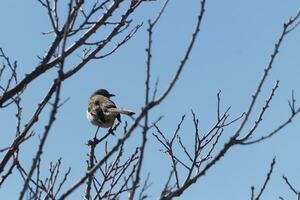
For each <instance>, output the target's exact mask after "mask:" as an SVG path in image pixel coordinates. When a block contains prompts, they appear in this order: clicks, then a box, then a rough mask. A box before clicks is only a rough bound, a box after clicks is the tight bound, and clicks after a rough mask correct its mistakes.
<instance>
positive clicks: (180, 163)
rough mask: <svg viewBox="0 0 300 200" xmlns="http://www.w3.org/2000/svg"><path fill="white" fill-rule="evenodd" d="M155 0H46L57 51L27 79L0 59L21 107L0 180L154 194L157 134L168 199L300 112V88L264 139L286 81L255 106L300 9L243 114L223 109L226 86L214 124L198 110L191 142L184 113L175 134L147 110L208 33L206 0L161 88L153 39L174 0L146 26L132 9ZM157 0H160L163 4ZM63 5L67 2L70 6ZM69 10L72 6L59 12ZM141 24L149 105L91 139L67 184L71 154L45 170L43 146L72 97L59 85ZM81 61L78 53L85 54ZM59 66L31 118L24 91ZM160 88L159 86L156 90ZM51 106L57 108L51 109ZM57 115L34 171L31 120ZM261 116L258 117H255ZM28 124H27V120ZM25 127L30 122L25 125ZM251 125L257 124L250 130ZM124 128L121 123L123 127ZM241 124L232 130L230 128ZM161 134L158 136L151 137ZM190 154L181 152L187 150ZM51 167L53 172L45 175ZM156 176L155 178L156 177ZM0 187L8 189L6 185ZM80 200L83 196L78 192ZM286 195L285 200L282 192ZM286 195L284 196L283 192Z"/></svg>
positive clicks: (100, 193) (64, 189)
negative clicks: (299, 98) (150, 161)
mask: <svg viewBox="0 0 300 200" xmlns="http://www.w3.org/2000/svg"><path fill="white" fill-rule="evenodd" d="M150 1H151V0H128V1H125V0H102V1H96V2H95V3H93V5H92V6H91V7H87V6H85V2H84V0H69V1H68V2H64V3H62V2H59V1H58V0H38V2H39V3H40V5H41V8H43V9H44V10H45V12H46V13H47V15H48V17H49V20H50V24H51V27H50V31H49V32H47V33H44V34H45V35H51V36H53V40H52V42H51V45H50V46H49V48H48V49H47V50H46V51H45V52H46V53H45V55H44V56H41V57H39V59H40V60H39V63H38V64H37V66H33V67H32V69H33V70H32V71H31V72H28V74H26V75H25V77H21V78H20V77H19V75H18V64H17V62H16V61H11V59H10V58H9V56H8V55H6V53H5V51H4V50H3V49H2V48H1V49H0V58H1V59H2V61H3V64H2V66H1V68H0V78H1V85H0V89H1V94H0V95H1V96H0V108H1V109H5V108H7V107H15V108H16V113H15V116H16V133H15V137H14V138H13V139H12V140H11V142H10V144H7V147H6V148H2V149H1V159H0V174H1V179H0V187H1V186H2V185H4V184H6V183H7V182H6V181H7V179H8V177H9V176H10V175H11V174H13V173H17V174H18V175H19V176H20V177H21V178H22V179H23V180H24V184H23V185H22V190H21V191H20V195H19V199H20V200H21V199H24V198H27V199H52V200H54V199H58V200H63V199H66V198H67V197H69V196H70V195H71V194H73V193H74V191H76V190H77V189H78V188H80V187H81V188H84V191H83V193H82V197H83V198H84V199H86V200H90V199H94V200H96V199H123V198H125V197H126V195H127V196H128V197H127V198H128V199H130V200H133V199H140V200H143V199H147V198H149V197H150V196H152V194H151V195H149V194H147V189H148V188H149V187H151V181H150V180H151V173H150V174H149V175H148V176H147V177H143V173H142V171H143V169H144V168H143V167H144V164H143V163H144V160H145V156H146V155H145V150H146V148H147V144H148V139H149V137H151V138H154V139H155V140H156V141H157V142H158V143H159V144H160V145H161V146H162V148H163V153H164V154H165V155H166V156H167V157H168V159H169V160H170V166H169V177H168V179H167V180H166V181H165V184H164V187H163V188H161V191H160V194H159V196H158V199H161V200H167V199H173V198H174V197H179V196H181V195H182V194H183V193H184V192H185V191H186V190H187V189H188V188H190V186H191V185H193V184H194V183H196V182H197V181H198V180H199V179H201V178H202V177H203V176H204V175H205V174H206V173H207V172H208V171H209V170H210V169H211V168H212V167H213V166H215V165H216V164H217V163H218V161H220V160H221V159H222V158H223V157H224V156H226V155H227V154H228V150H230V149H232V148H233V147H237V146H244V145H252V144H256V143H259V142H261V141H263V140H266V139H268V138H270V137H272V136H273V135H275V134H277V133H278V132H279V131H281V130H282V129H283V128H285V127H286V126H287V125H289V124H290V123H291V122H292V120H293V119H294V118H295V116H297V115H298V114H299V112H300V107H298V106H297V105H296V100H295V98H294V94H292V98H291V100H290V101H289V107H290V111H291V112H290V115H289V117H288V118H287V119H283V121H282V123H281V124H278V125H277V126H275V127H274V129H273V131H271V132H269V133H266V134H265V135H264V136H262V137H258V136H256V134H255V133H256V130H257V128H258V127H259V126H260V125H261V122H262V118H263V116H264V115H265V113H266V111H267V110H269V109H270V102H271V101H272V100H273V98H274V96H275V94H276V91H277V88H278V86H279V80H278V81H276V82H275V83H274V87H273V88H272V89H271V90H270V91H269V92H270V94H269V96H268V97H267V98H266V99H265V100H266V101H265V104H264V105H263V107H262V108H261V109H260V111H259V112H255V110H254V106H256V105H257V99H258V97H259V96H260V95H261V93H262V90H263V85H264V84H265V82H266V80H267V79H268V76H269V74H270V73H271V70H272V68H273V63H274V61H275V59H276V58H277V56H278V54H279V50H280V47H281V46H282V43H283V42H284V40H285V39H286V37H287V36H288V34H289V33H291V32H292V31H293V30H295V29H296V28H297V26H298V25H299V23H300V12H298V13H297V14H296V15H294V16H293V17H291V18H290V19H289V20H288V21H287V22H286V23H284V25H283V28H282V32H281V34H280V35H279V38H278V40H277V42H276V44H275V47H274V49H273V50H272V52H271V55H270V59H269V62H268V63H267V65H266V67H265V69H264V70H262V78H261V79H260V80H259V82H258V83H257V87H256V89H255V91H254V93H253V95H252V97H251V100H250V104H249V106H248V107H247V108H246V109H245V110H244V112H242V113H240V114H239V115H237V116H234V117H231V115H230V109H231V108H230V107H227V108H225V111H223V110H224V106H223V105H222V101H221V91H219V92H218V93H217V101H216V102H217V103H216V117H215V121H214V123H213V126H212V127H211V128H210V129H208V130H200V127H199V119H198V116H197V114H196V113H195V112H194V111H193V110H192V111H191V116H192V121H191V123H192V124H193V127H194V132H193V136H192V137H193V142H194V143H193V145H187V144H186V143H185V141H184V137H188V136H183V134H181V132H184V130H183V128H182V124H183V123H185V120H186V116H185V115H183V116H178V117H181V118H180V120H179V123H178V124H177V126H175V128H174V129H175V130H174V132H173V133H172V134H171V137H169V136H168V135H170V134H167V133H166V132H165V131H164V130H163V129H162V128H161V127H160V123H161V118H158V119H156V120H155V121H151V120H150V118H149V113H150V112H151V111H152V110H153V109H154V108H155V107H159V106H160V104H161V103H162V102H163V101H165V99H166V98H167V97H168V96H169V94H170V92H171V91H172V90H173V88H174V86H175V84H176V83H177V81H178V79H179V77H180V76H181V74H182V70H183V69H184V68H185V67H186V63H187V61H188V60H189V57H190V55H191V52H192V50H193V47H194V45H195V43H196V41H197V39H198V37H199V36H200V35H201V30H202V22H203V20H204V16H205V9H206V0H202V1H199V9H198V13H197V15H196V17H195V25H194V30H192V31H191V39H190V41H188V43H187V47H186V49H185V51H184V54H183V55H182V58H181V61H180V62H179V63H178V66H177V68H176V69H177V70H176V72H175V73H174V74H173V78H172V79H171V81H170V82H169V84H168V85H167V87H166V88H164V90H163V92H161V93H159V92H158V81H157V82H156V83H155V84H154V85H152V84H151V81H150V80H151V78H152V76H153V72H152V68H153V67H152V45H153V42H155V41H153V34H154V33H155V30H156V25H157V24H158V23H159V21H160V19H161V18H162V17H163V14H164V12H165V10H166V9H167V6H168V3H169V0H165V1H164V3H163V4H162V7H161V9H160V11H159V12H158V13H156V14H155V17H153V19H150V20H149V21H148V22H147V23H137V22H136V20H135V18H134V16H133V14H134V13H136V12H137V10H138V9H139V7H140V6H141V5H142V4H149V2H150ZM155 3H157V2H155ZM64 7H66V8H65V9H64ZM60 10H64V11H65V12H60ZM141 26H147V37H148V40H147V47H146V65H145V68H146V74H145V97H144V105H143V107H142V108H141V112H140V113H138V114H137V115H136V117H135V118H133V122H132V123H131V124H129V123H127V122H126V123H125V124H116V125H115V126H114V128H113V129H112V131H109V132H107V133H106V134H104V135H102V136H101V137H100V138H92V139H90V140H89V141H88V142H87V147H88V149H87V152H88V155H87V160H86V162H87V167H86V171H85V172H83V173H82V174H83V175H82V176H81V177H79V178H78V179H77V181H75V182H74V183H73V184H72V185H67V184H66V180H67V179H68V177H70V176H72V172H71V168H69V169H67V170H66V171H64V172H62V170H61V165H62V163H63V158H58V161H57V162H55V163H54V162H51V163H50V167H49V169H48V171H45V170H43V168H42V167H41V159H42V156H43V151H44V146H45V143H46V141H47V138H48V135H49V134H51V131H52V127H53V124H54V123H55V121H56V118H57V116H58V115H59V113H60V108H61V107H62V106H63V105H64V104H65V103H66V100H62V99H61V98H62V97H61V88H62V85H63V84H65V82H66V81H67V80H68V79H69V78H70V77H72V76H74V75H75V74H80V73H79V72H80V71H81V70H82V69H83V68H84V67H86V66H87V64H88V63H89V62H90V61H92V60H101V59H103V58H106V57H109V56H111V55H113V54H114V53H115V52H116V51H117V50H118V49H119V48H121V47H122V46H124V45H126V43H127V42H128V41H129V40H131V39H133V37H134V35H135V34H136V33H137V32H138V31H139V29H140V27H141ZM103 29H105V31H104V33H105V34H103V35H104V36H103V37H102V38H97V39H95V38H96V37H93V36H95V35H96V32H97V31H102V30H103ZM78 55H81V56H80V60H79V61H78V62H77V63H76V64H75V65H73V67H69V66H68V65H67V64H66V61H67V60H75V59H74V58H75V57H77V56H78ZM77 60H78V59H77ZM52 71H56V77H55V78H54V79H53V80H51V81H49V84H50V87H49V89H48V91H47V92H46V93H45V94H44V97H43V98H42V99H41V101H40V103H38V104H37V105H36V108H35V110H34V111H33V112H32V114H31V117H30V119H29V120H27V121H26V122H24V121H25V120H26V119H23V118H22V109H23V108H22V104H21V102H22V98H23V93H24V91H26V90H27V86H28V85H32V84H35V82H36V79H37V78H39V77H41V76H43V75H45V74H47V73H50V72H52ZM151 91H153V92H151ZM47 105H50V109H46V106H47ZM47 112H48V113H49V118H48V121H47V123H46V124H45V128H44V130H43V132H42V133H41V134H40V138H39V144H38V146H37V151H36V152H35V154H34V155H31V157H33V160H32V163H31V165H30V167H29V168H27V167H24V163H22V162H21V160H20V158H19V156H20V151H21V146H22V145H23V144H24V142H25V141H27V140H30V139H32V138H34V137H36V135H35V133H34V131H33V126H34V125H36V124H37V123H39V117H40V116H41V114H42V113H47ZM253 117H254V118H256V120H255V122H254V123H252V124H251V121H250V120H249V119H250V118H253ZM21 122H22V123H21ZM21 124H25V125H24V126H22V125H21ZM246 125H248V126H249V125H250V126H251V129H250V130H247V129H246V128H245V127H246ZM122 126H123V127H122ZM233 126H234V127H237V129H236V130H235V131H232V127H233ZM139 128H141V133H142V139H141V141H140V144H137V145H136V148H135V149H134V150H133V151H131V150H130V149H126V144H127V142H128V141H129V140H130V139H131V138H132V135H133V133H134V132H139V131H140V129H139ZM150 130H151V132H153V133H152V134H150ZM225 132H227V134H230V138H229V140H228V141H227V142H225V143H222V142H220V140H219V139H220V138H221V137H222V135H223V134H224V133H225ZM115 133H118V134H116V135H117V136H118V139H117V140H116V142H115V144H113V145H112V146H109V145H108V138H109V137H111V135H113V134H115ZM96 149H101V150H102V151H103V154H101V156H99V155H97V154H96V153H95V150H96ZM182 155H183V156H182ZM274 165H275V158H274V159H273V162H272V163H271V168H270V171H269V173H268V174H267V177H266V179H265V182H264V184H263V186H262V188H261V190H260V191H259V193H258V194H257V195H255V193H254V186H253V187H252V195H251V199H256V200H258V199H260V198H261V196H262V193H263V192H264V190H265V188H266V186H267V184H268V183H269V181H270V177H271V174H272V171H273V168H274ZM45 173H48V175H47V176H46V178H44V176H42V175H41V174H45ZM284 180H285V182H286V183H287V185H288V186H289V187H290V189H291V190H292V191H293V192H294V193H295V194H296V195H297V197H298V199H299V192H297V191H296V190H295V189H294V187H293V186H292V185H291V184H290V183H289V181H288V179H287V178H286V177H284ZM154 182H155V180H154ZM0 189H1V188H0ZM79 198H80V197H79ZM281 198H282V197H281ZM282 199H283V198H282Z"/></svg>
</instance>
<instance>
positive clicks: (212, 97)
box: [0, 0, 300, 200]
mask: <svg viewBox="0 0 300 200" xmlns="http://www.w3.org/2000/svg"><path fill="white" fill-rule="evenodd" d="M86 1H87V0H86ZM160 6H161V3H159V2H156V3H154V2H150V3H149V4H145V5H144V6H143V7H142V8H141V9H140V10H139V11H138V12H137V13H136V15H135V17H134V19H136V21H135V23H139V22H145V23H144V26H143V27H142V29H141V30H140V31H139V32H138V33H137V35H136V36H135V37H134V38H133V39H132V40H131V41H129V42H128V43H127V44H126V45H125V46H124V47H122V48H121V49H120V50H119V51H117V53H116V54H114V55H113V56H111V57H108V58H106V59H104V60H100V61H92V62H90V63H89V64H88V65H87V66H86V67H85V68H84V69H83V70H82V71H80V72H79V73H78V74H77V75H75V76H73V77H72V78H71V79H69V80H67V81H66V82H65V84H64V86H63V90H62V91H63V98H68V97H70V100H69V101H68V102H67V103H66V104H65V105H64V106H63V107H62V108H61V110H60V112H59V114H58V117H57V121H56V123H55V125H54V126H53V129H52V131H51V133H50V135H49V139H48V140H47V144H46V146H45V150H44V154H43V160H42V162H43V169H44V170H45V171H46V170H47V169H48V163H49V162H50V161H55V160H57V159H58V158H59V157H62V160H63V168H64V169H67V168H68V167H72V171H71V177H70V178H69V179H68V182H67V184H68V185H71V184H72V183H74V181H75V180H77V179H78V178H79V177H81V176H82V174H83V170H84V169H85V168H86V163H85V160H86V153H87V146H86V145H85V143H86V141H87V140H88V139H89V138H91V137H92V136H93V134H94V131H95V127H93V126H92V125H90V124H89V123H88V121H87V120H86V116H85V112H86V111H85V110H86V104H87V98H88V97H89V95H90V94H91V93H92V92H93V91H94V90H95V89H98V88H107V89H108V90H109V91H111V92H112V93H115V94H116V97H115V98H114V100H115V102H116V103H117V104H118V105H120V106H121V107H128V108H130V109H132V110H134V111H136V112H139V111H140V110H141V107H142V105H143V102H144V78H145V62H146V52H145V48H146V45H147V40H146V39H147V32H146V29H147V23H146V22H147V20H148V19H149V18H151V19H153V17H154V16H155V13H157V11H158V10H159V8H160ZM198 8H199V1H198V0H186V1H183V0H171V2H170V4H169V6H168V7H167V10H166V12H165V13H164V15H163V17H162V18H161V21H160V22H159V23H158V24H157V27H156V29H155V30H154V35H153V40H154V43H153V74H152V83H153V85H154V83H155V79H156V77H159V80H160V82H159V91H158V92H162V91H163V90H164V88H165V87H166V86H167V85H168V82H169V80H170V79H171V77H172V75H173V73H174V72H175V70H176V67H177V66H178V63H179V62H180V59H181V57H182V55H183V53H184V51H185V48H186V46H187V43H188V41H189V39H190V38H191V33H192V31H193V27H194V24H195V19H196V16H197V12H198ZM299 9H300V2H299V1H298V0H285V1H282V0H252V1H240V0H230V1H217V0H207V7H206V13H205V17H204V21H203V24H202V27H201V28H202V30H201V32H200V34H199V37H198V39H197V43H196V45H195V48H194V49H193V52H192V54H191V56H190V60H189V62H188V63H187V66H186V68H185V69H184V71H183V73H182V76H181V77H180V79H179V81H178V82H177V84H176V86H175V88H174V90H173V91H172V92H171V94H170V95H169V96H168V98H167V99H166V101H164V102H163V103H162V104H161V105H160V106H159V108H157V109H155V110H154V111H153V112H152V113H151V119H153V120H155V119H156V118H157V117H159V116H160V115H163V116H164V118H163V120H162V121H161V122H160V126H161V128H162V130H164V131H165V132H166V133H167V135H170V134H171V133H172V131H173V130H175V129H176V124H177V122H179V120H180V118H181V115H183V114H187V120H186V121H185V123H184V126H183V129H182V131H181V134H182V136H183V137H184V141H185V142H186V143H187V144H190V143H191V142H192V139H193V135H192V133H193V125H192V122H191V114H190V110H191V109H193V110H194V111H195V112H196V114H197V116H198V118H199V120H200V127H201V131H202V132H205V131H206V130H208V128H209V127H210V126H211V124H212V123H213V122H214V120H215V117H216V115H215V114H216V93H217V92H218V90H219V89H221V90H222V103H223V109H225V108H226V107H227V106H232V109H231V116H232V117H234V116H238V115H239V114H241V113H242V112H244V111H245V109H246V108H247V106H248V105H249V103H250V100H251V95H252V94H253V92H254V90H255V88H256V86H257V82H258V80H260V77H261V75H262V73H263V69H264V67H265V65H266V63H267V62H268V60H269V57H270V54H271V52H272V50H273V47H274V44H275V42H276V40H277V38H278V37H279V34H280V32H281V30H282V25H283V22H285V21H286V20H287V19H289V17H291V16H292V15H295V14H296V13H297V12H298V11H299ZM0 25H1V31H0V47H2V48H3V49H4V50H5V52H6V53H7V54H8V55H9V56H10V57H11V59H12V60H17V61H18V65H19V70H20V72H19V75H20V78H22V77H24V74H25V73H28V72H30V71H31V70H32V69H33V68H34V67H35V66H36V64H37V63H38V62H39V61H38V59H37V56H38V55H43V54H44V51H45V50H46V49H47V48H48V46H49V42H50V41H51V36H44V35H42V34H41V33H42V32H47V31H49V27H50V26H49V20H48V18H47V15H46V12H45V10H44V9H43V8H41V6H40V5H39V3H38V2H37V1H26V2H25V1H17V0H2V1H1V6H0ZM299 44H300V27H299V28H298V29H297V30H295V31H294V32H293V33H291V34H289V35H288V36H287V38H286V40H285V41H284V44H283V45H282V48H281V49H280V54H279V56H278V57H277V59H276V61H275V63H274V68H273V69H272V71H271V74H270V76H269V79H268V81H267V82H266V85H265V86H264V87H263V93H262V96H261V97H260V98H259V99H258V102H259V104H258V105H257V106H256V107H255V111H259V109H260V108H261V106H262V105H263V103H264V101H265V98H266V96H268V94H269V93H270V89H271V87H272V86H273V85H274V83H275V81H276V80H278V79H279V80H280V86H279V89H278V91H277V94H276V96H275V98H274V101H273V102H272V103H271V108H270V109H269V111H268V112H267V114H266V116H265V117H264V120H263V123H262V126H261V127H260V128H258V130H257V132H256V133H255V136H257V137H259V136H262V135H264V134H265V133H267V132H269V131H270V130H273V128H275V127H277V125H278V124H279V123H280V122H281V121H283V120H285V119H286V117H288V115H289V108H288V103H287V100H288V99H289V98H290V95H291V91H292V89H294V90H295V97H296V98H297V99H299V102H298V103H299V105H300V88H299V85H300V79H299V74H300V67H299V66H300V56H299V52H300V46H299ZM74 59H76V57H74ZM75 62H76V60H69V61H67V62H66V67H67V68H70V67H72V63H75ZM54 76H55V71H53V73H52V74H51V73H50V74H49V75H46V76H42V77H40V78H39V79H38V80H36V81H35V82H34V83H33V84H31V85H30V86H29V87H28V90H27V91H26V93H25V94H24V95H25V96H24V99H23V106H24V111H23V116H24V119H28V118H29V117H30V116H31V112H32V111H33V110H34V108H35V105H36V104H37V103H38V102H39V101H40V100H41V98H42V97H43V95H44V93H45V92H46V91H47V88H48V87H49V86H50V84H51V83H52V81H51V80H52V79H53V77H54ZM0 119H1V120H0V123H1V125H0V147H1V148H2V147H4V146H7V144H9V143H10V142H9V141H10V140H11V139H12V137H13V136H14V134H15V132H14V128H15V127H14V109H5V110H1V112H0ZM47 119H48V113H46V114H44V115H42V117H41V118H40V122H39V125H36V126H35V127H34V131H35V132H36V136H35V137H34V138H33V139H32V140H31V141H29V142H27V143H25V144H24V145H23V146H22V147H21V153H20V156H21V157H22V159H23V162H24V165H25V166H27V167H29V166H30V165H31V161H32V156H33V154H32V153H33V152H35V151H36V149H37V142H38V136H39V134H41V133H42V131H43V127H44V124H45V123H46V120H47ZM124 119H126V118H124ZM127 120H128V122H129V123H131V121H130V119H127ZM251 120H253V119H251ZM23 123H25V121H23ZM247 128H249V127H247ZM232 130H234V129H232ZM153 131H154V130H153ZM299 132H300V117H297V118H296V120H295V121H294V123H293V124H292V125H290V126H288V127H287V128H286V129H284V130H283V131H282V132H280V133H279V134H278V135H276V136H274V137H273V138H271V139H270V140H267V141H264V142H262V143H259V144H255V145H252V146H245V147H244V146H236V147H234V148H232V149H231V150H230V151H229V152H228V154H226V156H225V158H223V159H222V160H221V161H220V162H218V163H217V165H215V166H214V167H213V168H212V169H211V170H210V171H209V172H208V173H207V174H206V176H205V177H203V178H201V179H200V180H199V181H198V182H197V183H196V184H195V185H193V186H192V187H190V188H189V189H188V191H186V193H185V194H184V195H182V197H180V198H179V199H190V200H193V199H199V198H201V199H207V200H217V199H228V200H229V199H230V200H240V199H250V187H251V185H255V186H256V187H260V186H261V185H262V183H263V181H264V178H265V175H266V173H267V171H268V170H269V165H270V162H271V160H272V158H273V157H274V156H276V158H277V164H276V166H275V169H274V173H273V176H272V179H271V182H270V184H269V186H268V188H267V190H266V192H265V193H264V195H263V199H277V198H278V196H283V197H284V198H285V199H293V198H295V197H294V196H293V193H292V192H291V191H290V190H289V189H288V187H287V185H285V183H284V182H283V180H282V178H281V176H282V175H283V174H285V175H286V176H288V177H289V179H290V181H291V182H292V183H294V184H295V186H296V187H297V188H298V189H300V185H299V182H298V180H300V174H299V167H300V162H299V159H298V157H299V146H300V145H299V144H300V135H299ZM135 134H136V135H135V136H133V138H132V139H131V141H130V142H129V143H128V148H131V147H133V146H134V145H137V144H139V143H140V131H137V132H135ZM230 134H231V132H230V130H228V131H227V132H226V133H225V134H224V136H223V138H222V139H221V142H224V141H226V139H227V138H228V137H229V136H230ZM220 147H222V146H221V145H220ZM160 148H161V146H160V145H159V144H158V143H157V141H155V139H154V138H153V137H152V136H151V135H149V144H148V146H147V150H146V160H145V162H144V164H145V167H144V170H143V174H147V173H148V172H150V173H151V177H150V180H151V181H152V182H153V183H154V184H153V186H152V187H151V188H150V190H149V193H150V194H151V196H152V199H156V198H157V196H158V194H159V192H160V190H159V189H160V188H161V187H162V185H163V183H164V181H165V180H166V178H167V176H168V171H169V170H170V161H169V160H168V159H167V157H166V156H165V155H163V154H162V153H161V152H160V151H159V149H160ZM100 153H102V152H100V151H99V154H100ZM1 156H2V155H1ZM14 173H17V172H14ZM44 175H46V174H44ZM19 181H20V180H19V179H16V178H13V177H12V178H10V179H9V180H8V182H7V186H3V187H2V188H0V196H1V199H2V198H3V199H16V197H17V196H18V195H19V191H20V184H21V182H19ZM14 184H15V185H14ZM297 184H298V185H297ZM13 185H14V187H12V186H13ZM81 194H82V188H80V189H79V190H78V192H77V193H76V195H77V197H75V196H72V198H70V199H75V200H76V199H81Z"/></svg>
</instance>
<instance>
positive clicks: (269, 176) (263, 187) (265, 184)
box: [253, 157, 276, 200]
mask: <svg viewBox="0 0 300 200" xmlns="http://www.w3.org/2000/svg"><path fill="white" fill-rule="evenodd" d="M275 163H276V158H275V157H274V158H273V160H272V163H271V166H270V170H269V172H268V174H267V177H266V179H265V182H264V184H263V186H262V188H261V189H260V191H259V193H258V194H257V197H255V198H254V200H259V199H260V197H261V195H262V194H263V192H264V191H265V189H266V187H267V184H268V183H269V181H270V179H271V175H272V172H273V168H274V165H275ZM253 190H254V189H253Z"/></svg>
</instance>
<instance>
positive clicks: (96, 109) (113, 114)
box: [86, 89, 135, 138]
mask: <svg viewBox="0 0 300 200" xmlns="http://www.w3.org/2000/svg"><path fill="white" fill-rule="evenodd" d="M113 96H115V95H114V94H110V93H109V92H108V91H107V90H105V89H99V90H96V91H95V92H94V93H93V94H92V95H91V96H90V98H89V101H88V109H87V113H86V114H87V118H88V120H89V121H90V122H91V123H92V124H93V125H95V126H97V127H98V128H97V131H96V134H95V138H96V136H97V132H98V129H99V128H100V127H101V128H110V130H111V128H112V126H113V124H114V122H115V119H117V120H118V121H119V122H121V115H120V114H125V115H128V116H132V115H134V114H135V113H134V112H132V111H130V110H125V109H120V108H117V107H116V104H115V103H114V102H113V101H112V100H111V99H110V97H113Z"/></svg>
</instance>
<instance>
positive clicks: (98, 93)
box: [92, 89, 115, 98]
mask: <svg viewBox="0 0 300 200" xmlns="http://www.w3.org/2000/svg"><path fill="white" fill-rule="evenodd" d="M94 95H102V96H105V97H107V98H110V97H113V96H115V95H114V94H110V93H109V92H108V91H107V90H105V89H99V90H96V91H95V92H94V93H93V94H92V96H94Z"/></svg>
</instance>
